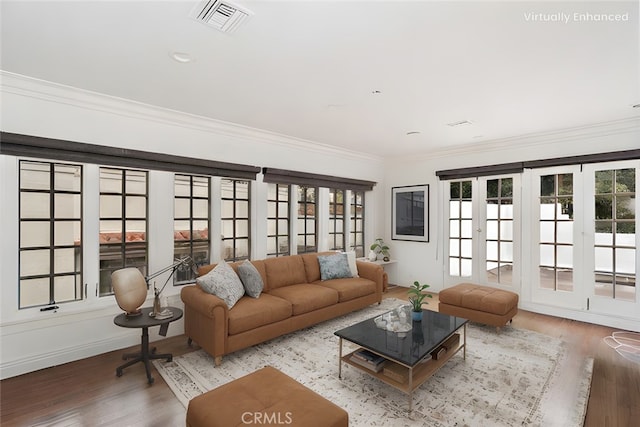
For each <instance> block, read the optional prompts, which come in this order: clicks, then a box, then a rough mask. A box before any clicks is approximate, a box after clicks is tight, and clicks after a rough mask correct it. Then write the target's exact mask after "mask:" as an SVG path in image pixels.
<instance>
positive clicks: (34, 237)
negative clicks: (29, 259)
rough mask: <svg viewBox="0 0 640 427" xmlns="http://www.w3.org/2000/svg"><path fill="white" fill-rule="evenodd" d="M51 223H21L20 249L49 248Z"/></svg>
mask: <svg viewBox="0 0 640 427" xmlns="http://www.w3.org/2000/svg"><path fill="white" fill-rule="evenodd" d="M50 241H51V238H50V236H49V221H46V222H45V221H37V222H34V221H22V222H20V247H21V248H30V247H34V246H49V244H50Z"/></svg>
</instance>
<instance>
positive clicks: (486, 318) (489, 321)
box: [438, 283, 518, 328]
mask: <svg viewBox="0 0 640 427" xmlns="http://www.w3.org/2000/svg"><path fill="white" fill-rule="evenodd" d="M438 298H439V303H438V311H439V312H440V313H445V314H449V315H451V316H456V317H464V318H465V319H469V320H472V321H474V322H478V323H484V324H486V325H492V326H495V327H497V328H500V327H501V326H504V325H506V324H507V322H509V321H511V320H512V319H513V316H515V315H516V314H517V313H518V294H516V293H514V292H509V291H503V290H501V289H496V288H491V287H489V286H480V285H475V284H472V283H460V284H458V285H455V286H453V287H451V288H448V289H445V290H443V291H440V293H439V294H438Z"/></svg>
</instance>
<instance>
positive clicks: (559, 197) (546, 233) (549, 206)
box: [539, 173, 574, 291]
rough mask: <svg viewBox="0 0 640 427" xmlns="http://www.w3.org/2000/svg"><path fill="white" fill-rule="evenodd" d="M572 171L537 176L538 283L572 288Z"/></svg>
mask: <svg viewBox="0 0 640 427" xmlns="http://www.w3.org/2000/svg"><path fill="white" fill-rule="evenodd" d="M573 225H574V218H573V174H572V173H565V174H557V175H544V176H541V177H540V245H539V246H540V249H539V250H540V265H539V274H540V287H542V288H543V289H552V290H556V291H558V290H559V291H572V290H573Z"/></svg>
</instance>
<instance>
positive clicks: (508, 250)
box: [500, 242, 513, 262]
mask: <svg viewBox="0 0 640 427" xmlns="http://www.w3.org/2000/svg"><path fill="white" fill-rule="evenodd" d="M500 261H506V262H513V243H511V242H500Z"/></svg>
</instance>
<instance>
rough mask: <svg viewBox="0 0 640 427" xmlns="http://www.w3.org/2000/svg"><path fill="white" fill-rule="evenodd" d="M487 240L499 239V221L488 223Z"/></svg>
mask: <svg viewBox="0 0 640 427" xmlns="http://www.w3.org/2000/svg"><path fill="white" fill-rule="evenodd" d="M487 239H489V240H497V239H498V221H487Z"/></svg>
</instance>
